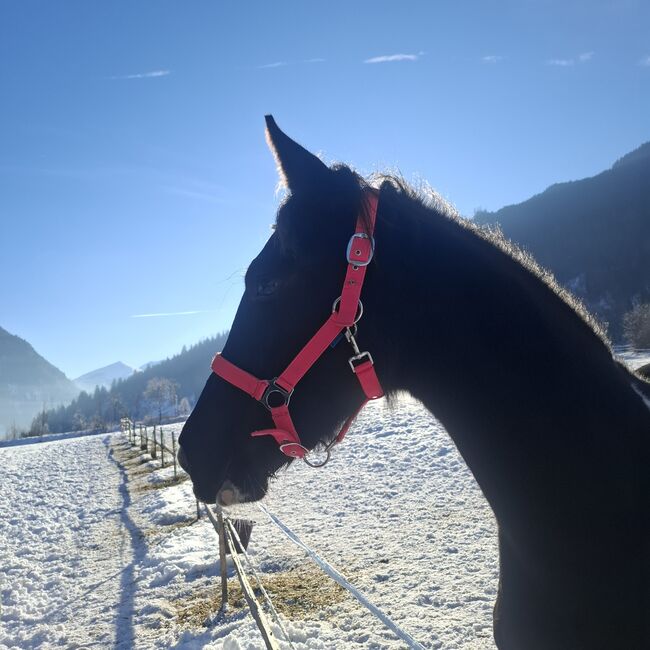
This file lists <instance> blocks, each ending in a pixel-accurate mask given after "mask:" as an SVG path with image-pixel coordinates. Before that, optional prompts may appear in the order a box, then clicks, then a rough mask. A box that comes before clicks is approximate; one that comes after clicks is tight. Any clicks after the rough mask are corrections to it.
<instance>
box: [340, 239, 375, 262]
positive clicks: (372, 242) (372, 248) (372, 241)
mask: <svg viewBox="0 0 650 650" xmlns="http://www.w3.org/2000/svg"><path fill="white" fill-rule="evenodd" d="M355 239H369V240H370V252H369V253H368V259H367V260H351V259H350V254H351V253H352V247H353V246H354V240H355ZM374 253H375V238H374V237H371V236H370V235H368V234H367V233H365V232H355V233H354V235H352V237H350V241H349V242H348V248H347V250H346V251H345V257H346V259H347V261H348V264H353V265H354V266H368V264H370V262H371V261H372V256H373V255H374ZM355 254H356V255H361V250H356V251H355Z"/></svg>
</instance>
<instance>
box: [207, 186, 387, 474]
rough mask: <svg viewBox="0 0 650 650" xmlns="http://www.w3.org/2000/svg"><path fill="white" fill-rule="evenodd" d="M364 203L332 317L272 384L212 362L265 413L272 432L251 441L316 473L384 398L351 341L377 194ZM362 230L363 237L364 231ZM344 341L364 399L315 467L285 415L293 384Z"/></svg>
mask: <svg viewBox="0 0 650 650" xmlns="http://www.w3.org/2000/svg"><path fill="white" fill-rule="evenodd" d="M364 200H365V203H366V207H367V210H366V215H367V224H366V223H364V219H363V211H362V212H361V214H359V216H358V217H357V224H356V228H355V232H354V234H353V235H352V237H350V241H349V242H348V246H347V251H346V255H345V257H346V260H347V264H348V266H347V271H346V274H345V281H344V282H343V289H342V291H341V296H340V297H339V298H337V299H336V300H335V301H334V305H333V307H332V313H331V314H330V316H329V318H328V319H327V320H326V321H325V323H323V325H322V326H321V327H320V329H319V330H318V331H317V332H316V333H315V334H314V336H312V337H311V339H310V340H309V341H308V342H307V344H306V345H305V346H304V347H303V348H302V350H300V352H298V354H297V355H296V356H295V357H294V359H293V361H291V363H290V364H289V365H288V366H287V367H286V369H285V370H284V372H283V373H282V374H281V375H279V376H278V377H276V378H275V379H258V378H257V377H254V376H253V375H251V374H250V373H248V372H246V371H245V370H242V369H241V368H239V367H238V366H236V365H235V364H233V363H231V362H230V361H228V360H227V359H224V357H223V356H222V355H221V354H217V355H216V356H215V357H214V359H213V360H212V371H213V372H214V373H215V374H216V375H218V376H219V377H221V378H222V379H225V380H226V381H227V382H229V383H231V384H233V386H236V387H237V388H239V389H240V390H243V391H244V392H245V393H247V394H248V395H250V396H251V397H253V398H254V399H256V400H257V401H258V402H260V403H261V404H262V405H263V406H264V407H265V408H267V409H268V410H269V411H270V413H271V417H272V418H273V423H274V424H275V428H274V429H263V430H261V431H254V432H253V433H251V436H254V437H256V436H272V437H273V438H274V440H275V441H276V442H277V443H278V445H279V447H280V451H281V452H282V453H283V454H285V455H286V456H290V457H291V458H302V459H303V460H304V461H305V462H306V463H307V464H309V465H312V466H314V467H320V466H322V465H324V464H325V463H327V461H328V460H329V457H330V449H331V447H332V446H334V445H335V444H337V443H339V442H340V441H341V440H343V438H344V436H345V434H346V433H347V431H348V429H349V428H350V426H351V424H352V422H353V421H354V419H355V418H356V416H357V415H358V414H359V412H360V411H361V409H362V408H363V407H364V406H365V405H366V404H367V403H368V401H369V400H374V399H378V398H379V397H383V395H384V392H383V390H382V388H381V384H380V383H379V379H378V378H377V374H376V372H375V367H374V362H373V359H372V356H371V355H370V353H369V352H361V351H360V350H359V347H358V346H357V342H356V339H355V334H356V324H357V322H358V321H359V319H360V318H361V316H362V314H363V304H362V303H361V300H360V296H361V289H362V288H363V281H364V279H365V277H366V269H367V268H368V264H370V262H371V260H372V257H373V254H374V252H375V240H374V238H373V233H374V230H375V221H376V218H377V204H378V196H377V193H376V192H374V191H372V190H368V191H367V192H366V194H365V197H364ZM366 227H367V229H368V231H369V232H368V231H367V230H366ZM342 335H345V338H346V339H347V340H348V342H349V343H350V345H351V346H352V350H353V352H354V354H353V355H352V356H351V357H350V359H349V360H348V362H349V364H350V368H351V369H352V372H353V373H354V374H355V375H356V376H357V379H358V380H359V383H360V385H361V389H362V390H363V392H364V394H365V396H366V399H365V400H364V401H363V403H362V404H361V406H360V407H359V408H358V409H357V411H356V413H354V414H353V415H352V416H350V417H349V418H348V419H347V420H346V421H345V423H344V424H343V427H342V428H341V430H340V431H339V433H338V434H337V436H336V438H334V440H333V441H332V442H331V443H330V444H329V445H327V447H326V452H327V457H326V458H325V460H324V461H323V462H320V463H314V462H310V461H309V460H308V459H307V453H308V451H309V450H308V449H307V448H306V447H304V446H303V445H302V443H301V441H300V436H299V435H298V432H297V431H296V428H295V426H294V424H293V421H292V419H291V415H290V413H289V401H290V399H291V395H292V394H293V391H294V388H295V387H296V384H298V382H299V381H300V380H301V379H302V378H303V377H304V376H305V374H306V373H307V372H308V371H309V369H310V368H311V367H312V366H313V365H314V363H316V361H317V360H318V359H319V358H320V357H321V355H322V354H323V353H324V352H325V350H327V348H328V347H330V346H332V345H335V344H336V342H338V339H339V337H340V336H342Z"/></svg>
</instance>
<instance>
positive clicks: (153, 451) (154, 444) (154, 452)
mask: <svg viewBox="0 0 650 650" xmlns="http://www.w3.org/2000/svg"><path fill="white" fill-rule="evenodd" d="M151 442H152V444H153V447H152V448H151V457H152V458H153V459H154V460H155V459H156V458H158V452H157V451H156V425H155V424H154V425H153V440H152V441H151Z"/></svg>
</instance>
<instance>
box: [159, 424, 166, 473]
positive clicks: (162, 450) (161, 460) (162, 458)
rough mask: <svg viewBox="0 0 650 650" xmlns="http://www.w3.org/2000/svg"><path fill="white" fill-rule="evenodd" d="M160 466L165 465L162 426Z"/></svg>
mask: <svg viewBox="0 0 650 650" xmlns="http://www.w3.org/2000/svg"><path fill="white" fill-rule="evenodd" d="M160 466H161V467H164V466H165V441H164V439H163V429H162V427H160Z"/></svg>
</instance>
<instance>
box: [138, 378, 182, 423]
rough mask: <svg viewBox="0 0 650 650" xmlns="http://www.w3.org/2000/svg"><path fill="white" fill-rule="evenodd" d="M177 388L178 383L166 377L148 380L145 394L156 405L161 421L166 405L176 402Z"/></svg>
mask: <svg viewBox="0 0 650 650" xmlns="http://www.w3.org/2000/svg"><path fill="white" fill-rule="evenodd" d="M176 388H177V385H176V384H175V383H174V382H173V381H171V380H170V379H167V378H166V377H154V378H153V379H150V380H149V381H148V382H147V388H146V389H145V391H144V396H145V398H146V399H148V400H149V402H151V404H152V405H153V406H154V407H155V409H156V412H157V413H158V422H159V423H160V422H162V416H163V411H164V410H165V407H167V406H169V405H173V404H175V403H176Z"/></svg>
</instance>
